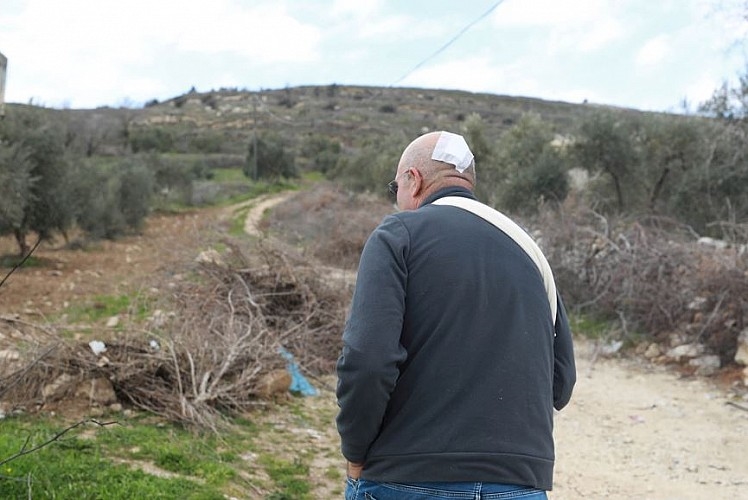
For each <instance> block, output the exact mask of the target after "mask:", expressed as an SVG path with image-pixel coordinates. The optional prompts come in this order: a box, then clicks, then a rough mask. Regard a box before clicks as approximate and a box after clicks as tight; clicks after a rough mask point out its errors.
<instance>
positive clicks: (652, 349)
mask: <svg viewBox="0 0 748 500" xmlns="http://www.w3.org/2000/svg"><path fill="white" fill-rule="evenodd" d="M661 354H662V351H661V350H660V346H659V345H657V344H655V343H654V342H652V343H651V344H649V345H648V346H647V350H646V351H644V357H645V358H647V359H654V358H656V357H658V356H660V355H661Z"/></svg>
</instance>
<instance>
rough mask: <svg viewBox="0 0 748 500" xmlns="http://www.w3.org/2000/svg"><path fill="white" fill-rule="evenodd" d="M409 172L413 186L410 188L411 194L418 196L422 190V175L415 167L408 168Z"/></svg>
mask: <svg viewBox="0 0 748 500" xmlns="http://www.w3.org/2000/svg"><path fill="white" fill-rule="evenodd" d="M410 173H411V175H412V176H413V186H412V187H411V188H410V189H411V195H412V196H414V197H415V196H418V195H419V194H420V193H421V192H422V191H423V175H421V172H420V170H418V169H417V168H412V169H410Z"/></svg>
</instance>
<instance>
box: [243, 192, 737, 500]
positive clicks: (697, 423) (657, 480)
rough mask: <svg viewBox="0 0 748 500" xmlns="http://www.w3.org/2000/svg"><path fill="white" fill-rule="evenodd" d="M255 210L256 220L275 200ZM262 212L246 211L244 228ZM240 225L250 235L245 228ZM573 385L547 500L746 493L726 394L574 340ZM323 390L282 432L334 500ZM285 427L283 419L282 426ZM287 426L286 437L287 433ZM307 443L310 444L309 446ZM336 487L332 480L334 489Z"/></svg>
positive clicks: (331, 407) (332, 406)
mask: <svg viewBox="0 0 748 500" xmlns="http://www.w3.org/2000/svg"><path fill="white" fill-rule="evenodd" d="M280 200H282V199H281V198H278V199H276V200H274V199H270V200H267V201H265V202H263V203H260V204H258V205H257V207H256V209H255V210H262V211H264V210H265V209H267V208H268V207H271V206H273V205H274V204H275V203H276V202H277V201H280ZM261 215H262V212H259V213H254V214H253V211H250V212H249V214H248V217H247V220H248V221H253V222H252V224H254V223H255V222H254V221H257V220H259V217H261ZM247 226H250V223H249V222H248V224H247ZM576 354H577V376H578V382H577V386H576V390H575V392H574V396H573V398H572V400H571V403H570V404H569V406H568V407H567V408H565V409H564V410H563V411H561V412H558V413H557V414H556V417H555V426H556V427H555V436H556V447H557V450H556V453H557V462H556V474H555V487H554V491H553V492H551V493H550V495H549V496H550V498H552V499H558V500H562V499H578V498H606V499H630V498H645V499H704V498H711V499H721V498H724V499H732V498H741V497H744V496H745V491H746V489H747V488H748V411H746V409H748V401H745V400H735V398H734V397H733V395H731V394H730V393H729V392H728V391H727V390H726V389H725V388H724V387H720V386H717V385H716V384H713V383H711V382H710V381H708V380H705V379H699V378H695V377H692V378H683V377H680V376H679V374H678V373H676V372H674V371H672V370H668V369H667V368H665V367H663V366H657V365H652V364H650V363H648V362H646V361H643V360H637V359H626V358H600V357H598V356H597V355H596V349H595V344H594V343H593V342H592V341H590V340H586V339H577V340H576ZM331 387H334V378H330V379H329V380H327V381H326V384H325V387H323V388H322V390H321V391H320V395H319V396H317V397H311V398H306V399H305V401H304V403H303V404H304V406H305V409H306V411H305V413H306V414H312V415H317V417H319V418H310V419H308V420H307V421H306V422H307V424H308V427H307V428H304V426H300V427H299V426H298V422H297V426H294V425H293V424H292V423H289V422H288V421H286V422H284V423H283V424H281V427H280V428H281V429H282V430H284V431H286V432H288V436H289V438H288V439H291V440H293V439H294V438H293V436H298V437H301V440H300V441H299V442H298V443H288V446H290V447H292V448H293V447H296V448H295V449H304V448H305V447H312V448H313V449H316V450H317V453H316V456H318V457H319V459H318V460H317V461H316V462H315V464H313V466H312V470H311V471H310V475H311V476H313V477H314V479H313V484H314V486H315V488H316V489H315V497H316V498H320V499H327V498H334V496H330V493H331V492H333V491H336V486H338V487H339V486H341V483H338V484H336V483H335V481H334V480H332V479H328V480H324V479H323V477H325V476H331V475H330V474H325V472H324V471H326V470H329V468H330V467H331V466H334V465H335V463H336V462H337V463H339V467H340V470H341V473H342V470H343V461H342V458H339V453H338V450H339V441H338V437H337V434H336V432H335V424H334V415H335V413H336V411H337V405H336V402H335V395H334V393H333V392H332V390H331ZM281 420H283V419H281ZM289 426H290V431H289ZM310 436H311V438H310ZM336 455H337V458H336ZM338 481H340V480H338Z"/></svg>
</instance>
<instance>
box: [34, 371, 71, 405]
mask: <svg viewBox="0 0 748 500" xmlns="http://www.w3.org/2000/svg"><path fill="white" fill-rule="evenodd" d="M72 382H73V376H72V375H68V374H67V373H63V374H62V375H60V376H59V377H57V378H56V379H55V380H54V381H53V382H52V383H51V384H47V385H45V386H44V387H42V397H43V398H44V399H45V400H50V399H52V400H53V399H60V398H62V397H63V396H64V395H65V393H66V392H67V391H68V389H70V385H71V383H72Z"/></svg>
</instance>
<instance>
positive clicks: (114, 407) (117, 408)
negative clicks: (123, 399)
mask: <svg viewBox="0 0 748 500" xmlns="http://www.w3.org/2000/svg"><path fill="white" fill-rule="evenodd" d="M109 409H110V410H112V411H116V412H119V411H122V405H121V404H119V403H112V404H110V405H109Z"/></svg>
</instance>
